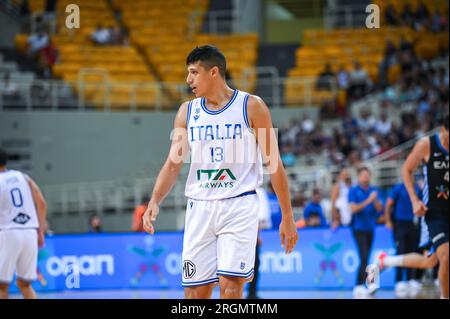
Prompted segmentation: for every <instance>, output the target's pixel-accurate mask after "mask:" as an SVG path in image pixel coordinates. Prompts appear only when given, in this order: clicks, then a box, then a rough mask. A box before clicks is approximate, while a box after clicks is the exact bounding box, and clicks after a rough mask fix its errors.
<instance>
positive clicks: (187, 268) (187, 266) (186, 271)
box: [183, 260, 195, 279]
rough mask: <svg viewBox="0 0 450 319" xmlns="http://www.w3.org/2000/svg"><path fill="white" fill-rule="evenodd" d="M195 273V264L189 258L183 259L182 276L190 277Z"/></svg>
mask: <svg viewBox="0 0 450 319" xmlns="http://www.w3.org/2000/svg"><path fill="white" fill-rule="evenodd" d="M194 275H195V264H194V263H193V262H192V261H190V260H185V261H184V263H183V276H184V278H186V279H190V278H192V277H193V276H194Z"/></svg>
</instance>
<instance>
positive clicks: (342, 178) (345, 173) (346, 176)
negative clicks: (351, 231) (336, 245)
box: [331, 167, 352, 229]
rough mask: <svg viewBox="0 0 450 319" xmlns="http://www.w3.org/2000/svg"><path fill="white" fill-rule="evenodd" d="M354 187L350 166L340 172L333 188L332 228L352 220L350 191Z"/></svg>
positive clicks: (345, 224) (346, 224)
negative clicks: (349, 200)
mask: <svg viewBox="0 0 450 319" xmlns="http://www.w3.org/2000/svg"><path fill="white" fill-rule="evenodd" d="M350 187H352V177H351V175H350V171H349V170H348V168H346V167H344V168H342V170H341V171H340V172H339V175H338V178H337V180H336V183H334V185H333V188H332V189H331V216H332V221H333V222H332V228H333V229H335V228H336V227H338V226H348V225H350V223H351V221H352V211H351V209H350V204H349V202H348V193H349V191H350Z"/></svg>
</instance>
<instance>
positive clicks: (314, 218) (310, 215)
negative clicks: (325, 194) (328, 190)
mask: <svg viewBox="0 0 450 319" xmlns="http://www.w3.org/2000/svg"><path fill="white" fill-rule="evenodd" d="M321 200H322V193H321V192H320V190H319V189H318V188H315V189H314V190H313V196H312V200H311V201H310V202H309V203H308V204H307V205H306V207H305V209H304V211H303V218H304V220H305V223H306V226H307V227H325V226H327V221H326V219H325V215H324V213H323V209H322V206H321V204H320V202H321Z"/></svg>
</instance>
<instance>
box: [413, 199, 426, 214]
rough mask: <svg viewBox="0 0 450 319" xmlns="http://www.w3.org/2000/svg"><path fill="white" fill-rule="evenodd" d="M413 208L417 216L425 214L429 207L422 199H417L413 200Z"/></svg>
mask: <svg viewBox="0 0 450 319" xmlns="http://www.w3.org/2000/svg"><path fill="white" fill-rule="evenodd" d="M413 210H414V214H415V215H416V216H419V217H420V216H425V214H426V212H427V210H428V207H427V206H425V204H424V203H423V202H422V201H421V200H417V201H414V202H413Z"/></svg>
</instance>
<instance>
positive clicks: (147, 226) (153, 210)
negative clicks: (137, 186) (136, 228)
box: [142, 202, 159, 235]
mask: <svg viewBox="0 0 450 319" xmlns="http://www.w3.org/2000/svg"><path fill="white" fill-rule="evenodd" d="M158 213H159V206H158V205H157V204H155V203H152V202H150V203H148V207H147V210H146V211H145V213H144V216H142V226H143V227H144V230H145V231H146V232H147V233H149V234H152V235H153V234H154V233H155V228H154V227H153V223H154V221H155V220H156V216H158Z"/></svg>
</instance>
